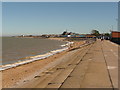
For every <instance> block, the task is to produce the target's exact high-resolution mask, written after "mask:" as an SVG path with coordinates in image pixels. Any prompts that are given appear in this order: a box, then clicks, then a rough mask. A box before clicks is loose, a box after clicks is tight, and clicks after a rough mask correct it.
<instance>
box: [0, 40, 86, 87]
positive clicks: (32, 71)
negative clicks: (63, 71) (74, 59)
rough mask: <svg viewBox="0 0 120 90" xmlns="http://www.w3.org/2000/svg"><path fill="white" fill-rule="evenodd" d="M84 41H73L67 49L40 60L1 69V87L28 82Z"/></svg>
mask: <svg viewBox="0 0 120 90" xmlns="http://www.w3.org/2000/svg"><path fill="white" fill-rule="evenodd" d="M52 40H53V39H52ZM54 40H58V39H54ZM59 40H60V39H59ZM61 40H63V39H61ZM84 43H85V41H74V43H73V45H72V47H70V48H69V49H68V50H65V51H63V52H61V53H57V54H55V55H53V56H50V57H48V58H45V59H42V60H37V61H34V62H31V63H28V64H24V65H21V66H18V67H14V68H10V69H7V70H3V71H1V72H2V87H3V88H10V87H15V86H17V85H18V84H20V83H21V84H22V83H25V82H28V81H29V80H31V79H33V78H34V77H35V76H36V75H37V74H39V73H41V72H43V71H45V70H47V69H48V68H52V67H54V66H56V65H57V64H59V63H61V62H62V60H59V58H61V57H62V56H65V55H66V54H67V53H68V51H70V50H71V49H73V48H77V47H80V45H82V44H84Z"/></svg>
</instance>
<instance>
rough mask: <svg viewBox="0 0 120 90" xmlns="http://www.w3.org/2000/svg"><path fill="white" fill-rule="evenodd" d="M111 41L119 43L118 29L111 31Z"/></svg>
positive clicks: (119, 33) (119, 32)
mask: <svg viewBox="0 0 120 90" xmlns="http://www.w3.org/2000/svg"><path fill="white" fill-rule="evenodd" d="M111 41H112V42H115V43H118V44H120V31H112V32H111Z"/></svg>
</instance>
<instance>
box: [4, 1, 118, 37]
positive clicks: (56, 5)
mask: <svg viewBox="0 0 120 90" xmlns="http://www.w3.org/2000/svg"><path fill="white" fill-rule="evenodd" d="M117 19H118V3H117V2H3V3H2V34H3V36H5V35H21V34H25V35H31V34H32V35H41V34H61V33H62V32H63V31H65V30H67V31H70V32H75V33H81V34H85V33H90V32H91V30H93V29H96V30H98V31H100V33H106V32H110V30H111V29H112V28H113V30H117Z"/></svg>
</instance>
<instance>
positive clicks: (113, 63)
mask: <svg viewBox="0 0 120 90" xmlns="http://www.w3.org/2000/svg"><path fill="white" fill-rule="evenodd" d="M117 50H118V45H116V44H114V43H111V42H110V41H106V40H105V41H100V40H97V41H96V42H95V43H94V44H91V45H88V46H85V47H83V48H80V49H78V50H73V51H71V52H74V55H70V56H69V58H62V59H63V60H64V61H63V62H62V63H60V64H59V65H57V66H56V67H54V68H52V69H49V70H47V71H45V72H43V73H42V74H40V75H38V77H36V78H35V79H34V80H32V81H30V82H28V83H25V84H24V85H23V86H22V88H117V87H118V51H117ZM66 59H67V60H66Z"/></svg>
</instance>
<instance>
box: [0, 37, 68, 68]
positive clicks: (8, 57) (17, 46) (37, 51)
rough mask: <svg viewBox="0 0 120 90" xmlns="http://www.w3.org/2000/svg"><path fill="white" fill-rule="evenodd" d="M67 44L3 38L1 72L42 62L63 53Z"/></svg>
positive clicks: (47, 40)
mask: <svg viewBox="0 0 120 90" xmlns="http://www.w3.org/2000/svg"><path fill="white" fill-rule="evenodd" d="M66 44H67V42H64V41H58V40H49V39H41V38H20V37H2V59H1V60H2V62H0V66H2V68H0V70H4V69H7V68H11V67H16V66H18V65H21V64H25V63H29V62H32V61H35V60H40V59H44V58H47V57H49V56H51V55H54V54H56V53H58V52H62V51H64V50H66V49H68V47H65V45H66Z"/></svg>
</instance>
